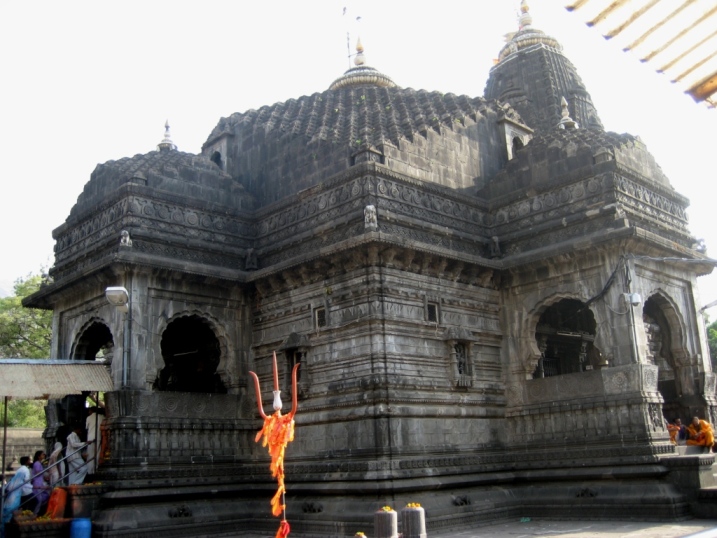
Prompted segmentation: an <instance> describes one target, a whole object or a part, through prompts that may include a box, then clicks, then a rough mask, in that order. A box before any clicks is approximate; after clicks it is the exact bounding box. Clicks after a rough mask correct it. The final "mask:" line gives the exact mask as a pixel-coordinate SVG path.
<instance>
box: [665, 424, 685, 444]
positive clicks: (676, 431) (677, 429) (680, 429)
mask: <svg viewBox="0 0 717 538" xmlns="http://www.w3.org/2000/svg"><path fill="white" fill-rule="evenodd" d="M667 431H668V432H670V442H671V443H672V444H673V445H677V444H680V445H684V444H685V439H687V428H685V425H684V424H682V420H680V419H679V418H676V419H675V422H674V423H669V422H668V423H667Z"/></svg>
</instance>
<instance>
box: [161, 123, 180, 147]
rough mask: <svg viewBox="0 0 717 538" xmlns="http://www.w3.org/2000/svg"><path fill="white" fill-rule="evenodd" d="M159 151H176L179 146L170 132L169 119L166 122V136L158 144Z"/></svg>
mask: <svg viewBox="0 0 717 538" xmlns="http://www.w3.org/2000/svg"><path fill="white" fill-rule="evenodd" d="M157 149H158V150H159V151H176V150H177V146H176V145H175V144H174V142H172V137H171V135H170V134H169V120H167V121H165V122H164V138H163V139H162V141H161V142H160V143H159V144H157Z"/></svg>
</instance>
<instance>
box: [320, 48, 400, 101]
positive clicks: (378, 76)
mask: <svg viewBox="0 0 717 538" xmlns="http://www.w3.org/2000/svg"><path fill="white" fill-rule="evenodd" d="M363 52H364V48H363V45H362V44H361V38H359V39H358V41H357V43H356V54H355V55H354V65H355V66H356V67H352V68H351V69H349V70H348V71H346V72H345V73H344V74H343V75H342V76H340V77H339V78H337V79H336V80H334V81H333V82H332V83H331V86H329V90H340V89H342V88H354V87H359V86H378V87H379V88H395V87H396V83H395V82H394V81H393V80H391V77H389V76H387V75H384V74H383V73H381V72H380V71H379V70H378V69H375V68H373V67H369V66H368V65H366V57H365V55H364V53H363Z"/></svg>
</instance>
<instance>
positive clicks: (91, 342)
mask: <svg viewBox="0 0 717 538" xmlns="http://www.w3.org/2000/svg"><path fill="white" fill-rule="evenodd" d="M113 349H114V340H113V338H112V333H111V332H110V329H109V327H107V325H105V324H104V323H103V322H101V321H92V322H90V323H89V324H88V325H87V326H86V327H85V328H84V329H83V330H82V332H81V333H80V337H79V338H78V339H77V342H76V343H75V345H74V349H73V352H72V359H73V360H84V361H94V360H97V359H105V360H107V361H108V362H110V363H111V362H112V351H113Z"/></svg>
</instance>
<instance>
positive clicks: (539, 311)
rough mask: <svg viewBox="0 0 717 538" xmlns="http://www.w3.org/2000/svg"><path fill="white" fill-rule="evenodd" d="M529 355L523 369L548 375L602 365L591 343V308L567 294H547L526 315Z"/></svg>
mask: <svg viewBox="0 0 717 538" xmlns="http://www.w3.org/2000/svg"><path fill="white" fill-rule="evenodd" d="M527 330H528V331H529V337H527V340H528V342H529V346H530V347H529V349H530V351H529V356H528V358H527V361H526V372H527V373H528V374H531V373H532V377H533V378H536V377H551V376H556V375H564V374H570V373H578V372H584V371H587V370H592V369H597V368H601V367H602V366H604V360H603V357H602V354H601V353H600V350H599V349H598V348H597V347H596V346H595V343H594V342H595V336H596V334H597V321H596V319H595V315H594V313H593V311H592V309H591V308H590V307H589V306H588V305H586V304H585V302H584V301H582V300H581V299H580V298H577V297H575V296H570V295H568V294H560V295H555V296H553V297H550V298H549V299H547V300H545V301H543V302H542V303H541V304H540V305H538V306H537V307H536V308H535V309H534V310H533V311H532V312H531V315H530V317H529V322H528V324H527Z"/></svg>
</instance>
